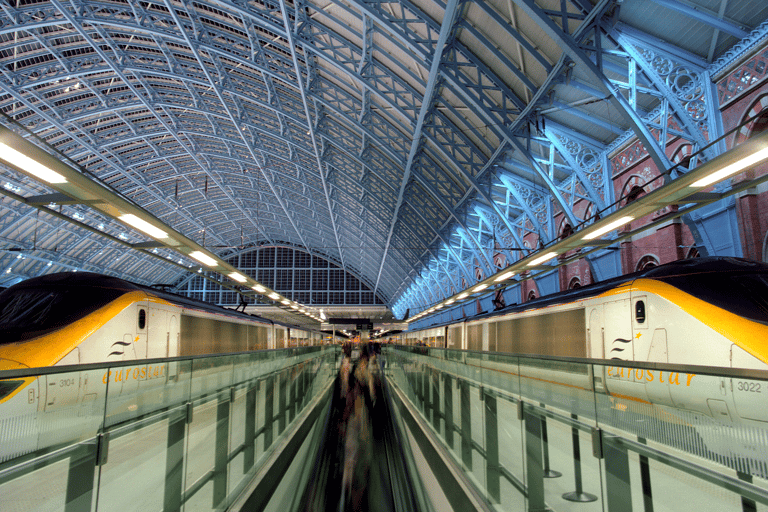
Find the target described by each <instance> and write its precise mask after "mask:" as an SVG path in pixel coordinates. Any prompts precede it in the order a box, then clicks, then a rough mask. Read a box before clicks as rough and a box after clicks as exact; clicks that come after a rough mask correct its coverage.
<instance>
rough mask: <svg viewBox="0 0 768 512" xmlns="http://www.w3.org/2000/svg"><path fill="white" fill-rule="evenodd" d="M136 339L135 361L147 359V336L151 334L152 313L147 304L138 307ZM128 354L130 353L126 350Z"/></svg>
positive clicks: (134, 346)
mask: <svg viewBox="0 0 768 512" xmlns="http://www.w3.org/2000/svg"><path fill="white" fill-rule="evenodd" d="M136 306H137V307H136V337H135V338H134V339H133V350H134V356H133V358H134V359H146V357H147V334H148V332H149V323H150V312H149V305H148V304H147V303H146V302H139V303H138V304H137V305H136ZM126 352H128V351H127V350H126Z"/></svg>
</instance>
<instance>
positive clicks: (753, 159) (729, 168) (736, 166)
mask: <svg viewBox="0 0 768 512" xmlns="http://www.w3.org/2000/svg"><path fill="white" fill-rule="evenodd" d="M766 158H768V147H766V148H763V149H761V150H759V151H756V152H754V153H752V154H751V155H747V156H745V157H744V158H741V159H739V160H736V161H735V162H733V163H732V164H729V165H726V166H725V167H723V168H722V169H720V170H718V171H714V172H713V173H712V174H710V175H709V176H705V177H703V178H701V179H700V180H698V181H695V182H693V184H691V187H693V188H701V187H706V186H707V185H712V184H713V183H717V182H718V181H720V180H724V179H725V178H727V177H729V176H732V175H734V174H736V173H737V172H739V171H742V170H744V169H746V168H747V167H751V166H753V165H755V164H757V163H759V162H762V161H763V160H765V159H766Z"/></svg>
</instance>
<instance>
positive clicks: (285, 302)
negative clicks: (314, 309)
mask: <svg viewBox="0 0 768 512" xmlns="http://www.w3.org/2000/svg"><path fill="white" fill-rule="evenodd" d="M280 302H282V303H283V304H285V305H286V306H287V305H288V304H290V303H291V301H289V300H288V299H283V300H281V301H280Z"/></svg>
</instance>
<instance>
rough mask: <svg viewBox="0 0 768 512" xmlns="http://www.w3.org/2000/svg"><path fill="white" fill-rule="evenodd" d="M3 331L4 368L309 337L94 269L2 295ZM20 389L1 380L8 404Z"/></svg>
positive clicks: (221, 349)
mask: <svg viewBox="0 0 768 512" xmlns="http://www.w3.org/2000/svg"><path fill="white" fill-rule="evenodd" d="M0 333H2V335H0V370H10V369H16V368H38V367H47V366H63V365H73V364H85V363H101V362H110V361H129V360H141V359H153V358H164V357H175V356H193V355H202V354H215V353H227V352H244V351H251V350H262V349H267V348H282V347H284V346H286V343H287V342H288V340H289V339H291V337H297V336H300V337H302V338H304V337H306V335H307V334H308V333H306V332H305V331H297V330H295V329H290V328H289V327H288V326H285V325H280V324H276V323H274V322H272V321H270V320H266V319H263V318H259V317H255V316H251V315H248V314H245V313H242V312H238V311H234V310H231V309H225V308H220V307H217V306H213V305H211V304H207V303H204V302H200V301H195V300H192V299H187V298H185V297H182V296H180V295H175V294H172V293H167V292H164V291H161V290H158V289H155V288H151V287H146V286H140V285H137V284H134V283H130V282H128V281H124V280H122V279H118V278H115V277H110V276H105V275H100V274H93V273H89V272H66V273H59V274H50V275H45V276H41V277H37V278H33V279H27V280H26V281H22V282H21V283H18V284H16V285H14V286H12V287H10V288H8V289H7V290H5V291H3V292H2V293H0ZM17 382H20V381H17ZM20 387H22V386H19V388H20ZM19 388H16V389H13V388H12V386H11V385H10V384H9V383H7V382H6V383H0V403H2V402H5V401H7V400H8V399H10V398H11V397H12V395H14V394H15V393H17V392H18V391H20V389H19ZM25 401H26V398H25Z"/></svg>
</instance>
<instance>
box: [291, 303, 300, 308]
mask: <svg viewBox="0 0 768 512" xmlns="http://www.w3.org/2000/svg"><path fill="white" fill-rule="evenodd" d="M291 307H292V308H293V309H299V306H297V305H296V304H291Z"/></svg>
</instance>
